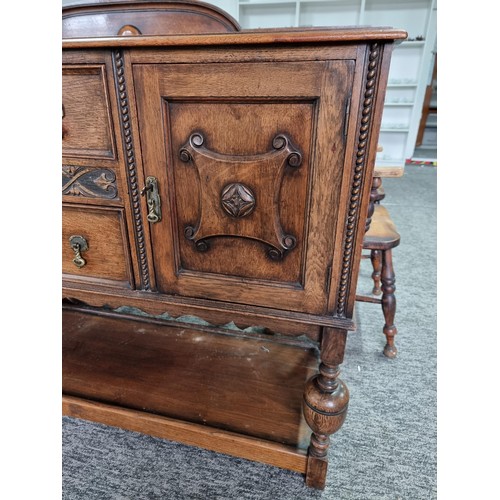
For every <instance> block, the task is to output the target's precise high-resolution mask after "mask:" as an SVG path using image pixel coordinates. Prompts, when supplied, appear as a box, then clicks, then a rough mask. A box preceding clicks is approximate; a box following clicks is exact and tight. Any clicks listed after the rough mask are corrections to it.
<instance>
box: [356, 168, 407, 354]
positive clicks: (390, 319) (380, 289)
mask: <svg viewBox="0 0 500 500" xmlns="http://www.w3.org/2000/svg"><path fill="white" fill-rule="evenodd" d="M384 197H385V193H384V190H383V188H382V180H381V178H380V177H374V178H373V183H372V192H371V195H370V207H369V211H368V219H367V224H366V234H365V238H364V240H363V250H368V251H369V252H370V253H369V255H364V256H363V257H362V258H370V259H371V262H372V266H373V273H372V279H373V284H374V286H373V291H372V295H356V300H357V301H359V302H370V303H374V304H381V305H382V312H383V314H384V318H385V324H384V328H383V332H384V335H385V336H386V339H387V343H386V345H385V347H384V354H385V355H386V356H387V357H388V358H394V357H396V354H397V349H396V346H395V345H394V336H395V335H396V334H397V332H398V330H397V328H396V326H395V325H394V316H395V314H396V296H395V291H396V286H395V282H396V275H395V273H394V266H393V263H392V249H393V248H395V247H397V246H398V245H399V242H400V236H399V233H398V231H397V229H396V225H395V224H394V222H393V220H392V219H391V216H390V214H389V211H388V210H387V208H386V207H384V206H382V205H381V204H380V201H381V200H383V199H384ZM377 295H382V297H381V298H377V297H376V296H377Z"/></svg>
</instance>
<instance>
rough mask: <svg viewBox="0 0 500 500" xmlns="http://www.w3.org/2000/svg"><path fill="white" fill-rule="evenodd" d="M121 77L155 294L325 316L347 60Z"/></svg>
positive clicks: (216, 66) (182, 68) (158, 69)
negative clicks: (150, 190) (153, 205)
mask: <svg viewBox="0 0 500 500" xmlns="http://www.w3.org/2000/svg"><path fill="white" fill-rule="evenodd" d="M133 71H134V83H135V87H136V99H137V107H138V118H139V128H140V135H141V137H140V139H141V148H142V155H143V161H144V171H145V172H144V173H145V176H146V177H154V178H156V180H157V186H158V190H159V195H160V201H161V210H162V218H161V220H160V221H159V222H156V223H151V235H152V240H153V253H154V267H155V273H156V279H157V287H158V290H159V291H160V292H165V293H173V294H181V295H186V296H192V297H205V298H211V299H216V300H222V301H231V302H238V303H243V304H255V305H261V306H268V307H277V308H281V309H287V310H292V311H305V312H311V313H323V312H325V310H326V303H327V286H328V285H327V283H328V280H329V276H328V275H329V272H330V266H331V263H332V257H333V250H334V249H333V243H332V242H333V235H334V231H335V225H336V221H337V216H338V209H339V207H338V201H337V200H338V199H339V196H340V185H341V180H342V171H343V168H344V153H345V138H344V130H345V128H346V124H345V123H344V121H345V119H346V118H345V115H346V113H345V110H346V108H347V103H348V99H349V92H350V89H351V86H352V79H353V74H354V62H353V61H349V60H338V61H309V62H278V63H276V62H274V63H264V62H260V63H258V62H256V63H237V64H229V63H210V64H142V65H140V64H138V65H134V66H133ZM144 209H145V210H146V205H145V206H144Z"/></svg>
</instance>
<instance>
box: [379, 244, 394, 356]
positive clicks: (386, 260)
mask: <svg viewBox="0 0 500 500" xmlns="http://www.w3.org/2000/svg"><path fill="white" fill-rule="evenodd" d="M381 279H382V311H383V313H384V318H385V325H384V334H385V337H386V339H387V344H386V345H385V347H384V354H385V355H386V356H387V357H388V358H394V357H396V354H397V352H398V350H397V349H396V346H395V345H394V336H395V335H396V333H398V329H397V328H396V326H395V325H394V316H395V314H396V296H395V295H394V292H395V291H396V285H395V283H396V276H395V274H394V267H393V265H392V250H390V249H389V250H385V251H384V252H382V278H381Z"/></svg>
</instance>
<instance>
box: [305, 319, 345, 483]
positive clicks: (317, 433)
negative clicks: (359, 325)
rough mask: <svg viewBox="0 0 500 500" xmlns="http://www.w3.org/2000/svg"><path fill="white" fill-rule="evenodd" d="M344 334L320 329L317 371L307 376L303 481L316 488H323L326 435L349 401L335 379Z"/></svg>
mask: <svg viewBox="0 0 500 500" xmlns="http://www.w3.org/2000/svg"><path fill="white" fill-rule="evenodd" d="M346 333H347V332H346V331H345V330H334V329H331V328H324V329H323V335H322V340H321V363H320V366H319V373H318V374H317V375H314V376H313V377H312V378H311V379H309V381H308V382H307V384H306V388H305V391H304V406H303V408H304V416H305V419H306V422H307V424H308V425H309V427H310V428H311V429H312V431H313V433H312V435H311V441H310V444H309V449H308V459H307V472H306V484H307V486H311V487H313V488H318V489H323V488H324V487H325V480H326V471H327V467H328V456H327V455H328V447H329V444H330V437H329V436H330V434H333V433H335V432H337V431H338V430H339V429H340V427H341V426H342V424H343V423H344V419H345V416H346V412H347V405H348V403H349V391H348V389H347V386H346V385H345V384H344V382H342V380H340V379H339V378H338V376H339V373H340V369H339V365H340V364H341V363H342V361H343V358H344V350H345V341H346Z"/></svg>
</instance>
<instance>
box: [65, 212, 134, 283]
mask: <svg viewBox="0 0 500 500" xmlns="http://www.w3.org/2000/svg"><path fill="white" fill-rule="evenodd" d="M62 223H63V232H62V269H63V274H64V279H67V280H72V281H75V280H76V281H82V280H84V281H90V282H92V283H96V284H99V283H101V284H104V285H110V286H119V287H125V288H133V277H132V270H131V265H130V256H129V250H128V244H127V237H126V234H127V233H126V230H125V222H124V218H123V211H122V210H121V209H114V208H104V207H103V208H101V207H89V206H85V207H83V206H78V205H64V206H63V219H62Z"/></svg>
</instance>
